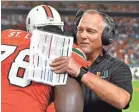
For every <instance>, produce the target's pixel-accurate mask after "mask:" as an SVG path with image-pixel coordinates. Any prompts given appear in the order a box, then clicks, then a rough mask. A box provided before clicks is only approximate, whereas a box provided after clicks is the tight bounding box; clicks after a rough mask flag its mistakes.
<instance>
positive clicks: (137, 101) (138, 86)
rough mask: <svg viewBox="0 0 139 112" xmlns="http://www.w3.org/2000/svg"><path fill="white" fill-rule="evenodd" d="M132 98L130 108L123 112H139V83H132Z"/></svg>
mask: <svg viewBox="0 0 139 112" xmlns="http://www.w3.org/2000/svg"><path fill="white" fill-rule="evenodd" d="M133 88H134V91H133V97H132V101H131V103H130V108H129V109H127V110H124V111H123V112H139V81H133Z"/></svg>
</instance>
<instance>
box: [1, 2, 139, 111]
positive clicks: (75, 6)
mask: <svg viewBox="0 0 139 112" xmlns="http://www.w3.org/2000/svg"><path fill="white" fill-rule="evenodd" d="M42 4H48V5H51V6H52V7H54V8H56V9H57V10H58V11H59V13H60V14H61V16H62V20H63V21H64V24H65V26H64V30H65V33H66V34H67V35H72V25H73V19H74V17H75V14H76V12H77V11H78V10H79V9H80V8H83V9H90V8H92V9H97V10H99V11H102V12H104V13H106V14H108V15H110V16H111V17H112V18H113V19H114V21H115V23H116V41H115V42H113V43H112V44H111V45H109V46H107V47H105V48H106V49H107V50H108V51H109V52H110V54H111V55H112V56H113V57H116V58H118V59H120V60H122V61H123V62H125V63H126V64H128V65H129V66H130V68H131V71H132V75H133V85H134V95H133V100H132V102H131V106H130V108H129V109H128V110H125V112H139V106H138V104H137V102H139V1H117V2H113V1H101V2H100V1H88V2H85V1H78V2H77V1H1V30H4V29H9V28H10V29H11V28H12V29H22V30H26V26H25V21H26V16H27V14H28V12H29V11H30V9H31V8H33V7H34V6H36V5H42Z"/></svg>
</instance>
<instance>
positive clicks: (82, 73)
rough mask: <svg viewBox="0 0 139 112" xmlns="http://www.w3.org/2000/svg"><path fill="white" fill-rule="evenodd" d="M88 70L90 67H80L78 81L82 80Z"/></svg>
mask: <svg viewBox="0 0 139 112" xmlns="http://www.w3.org/2000/svg"><path fill="white" fill-rule="evenodd" d="M87 72H88V69H87V68H85V67H81V68H80V73H79V75H78V76H77V77H76V80H77V81H78V82H81V79H82V77H83V75H85V74H86V73H87Z"/></svg>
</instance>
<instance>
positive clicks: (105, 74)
mask: <svg viewBox="0 0 139 112" xmlns="http://www.w3.org/2000/svg"><path fill="white" fill-rule="evenodd" d="M108 76H109V72H108V70H105V71H104V73H103V75H102V76H100V77H101V78H102V79H104V78H108Z"/></svg>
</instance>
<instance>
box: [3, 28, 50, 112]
mask: <svg viewBox="0 0 139 112" xmlns="http://www.w3.org/2000/svg"><path fill="white" fill-rule="evenodd" d="M30 37H31V34H30V33H27V32H25V31H22V30H12V29H10V30H4V31H2V32H1V44H2V45H1V80H2V112H19V111H20V112H45V111H46V107H47V106H48V101H49V99H50V93H51V87H49V86H47V85H43V84H39V83H35V82H31V81H29V80H28V79H27V75H28V64H29V63H28V61H29V53H30V52H29V46H30Z"/></svg>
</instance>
